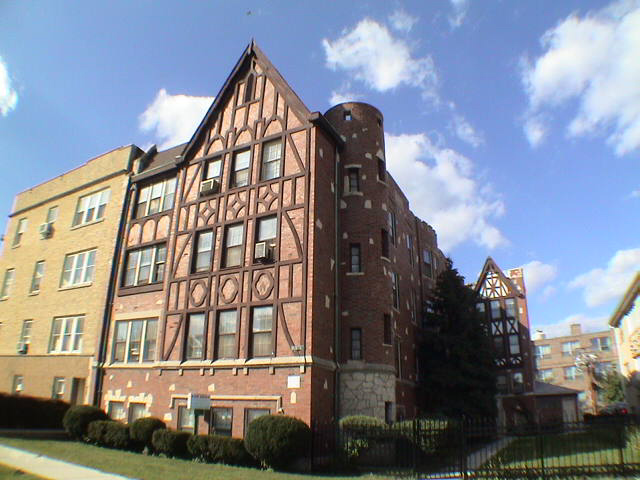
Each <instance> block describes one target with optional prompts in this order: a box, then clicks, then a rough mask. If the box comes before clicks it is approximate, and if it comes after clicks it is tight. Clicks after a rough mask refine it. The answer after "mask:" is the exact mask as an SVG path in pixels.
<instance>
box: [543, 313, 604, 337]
mask: <svg viewBox="0 0 640 480" xmlns="http://www.w3.org/2000/svg"><path fill="white" fill-rule="evenodd" d="M608 320H609V318H608V317H588V316H586V315H583V314H581V313H579V314H575V315H570V316H569V317H567V318H565V319H564V320H561V321H559V322H557V323H550V324H547V325H539V324H535V325H534V326H533V328H534V330H538V329H539V330H542V331H543V332H544V333H545V334H546V338H553V337H564V336H567V335H569V334H570V333H571V325H572V324H574V323H579V324H580V326H581V329H582V333H590V332H602V331H604V330H608V329H609V324H608ZM532 333H533V332H532ZM532 336H533V335H532Z"/></svg>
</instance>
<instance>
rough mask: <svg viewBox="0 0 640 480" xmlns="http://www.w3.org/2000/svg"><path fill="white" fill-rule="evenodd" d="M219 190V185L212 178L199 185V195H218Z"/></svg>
mask: <svg viewBox="0 0 640 480" xmlns="http://www.w3.org/2000/svg"><path fill="white" fill-rule="evenodd" d="M219 190H220V183H218V181H217V180H215V179H213V178H211V179H209V180H205V181H204V182H201V183H200V195H211V194H214V193H218V191H219Z"/></svg>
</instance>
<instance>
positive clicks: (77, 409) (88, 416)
mask: <svg viewBox="0 0 640 480" xmlns="http://www.w3.org/2000/svg"><path fill="white" fill-rule="evenodd" d="M108 419H109V417H108V415H107V414H106V413H104V411H103V410H100V409H99V408H98V407H94V406H91V405H75V406H73V407H70V408H69V409H68V410H67V412H66V413H65V414H64V417H63V419H62V425H63V426H64V429H65V430H66V431H67V433H68V434H69V435H71V437H72V438H75V439H76V440H82V439H83V438H84V437H85V436H86V434H87V428H88V427H89V424H90V423H91V422H93V421H95V420H108Z"/></svg>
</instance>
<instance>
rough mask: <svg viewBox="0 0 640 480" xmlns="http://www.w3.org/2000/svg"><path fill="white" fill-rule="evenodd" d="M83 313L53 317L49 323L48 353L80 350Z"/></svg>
mask: <svg viewBox="0 0 640 480" xmlns="http://www.w3.org/2000/svg"><path fill="white" fill-rule="evenodd" d="M83 333H84V315H78V316H75V317H60V318H54V319H53V322H52V324H51V338H50V339H49V353H71V352H73V353H79V352H81V351H82V335H83Z"/></svg>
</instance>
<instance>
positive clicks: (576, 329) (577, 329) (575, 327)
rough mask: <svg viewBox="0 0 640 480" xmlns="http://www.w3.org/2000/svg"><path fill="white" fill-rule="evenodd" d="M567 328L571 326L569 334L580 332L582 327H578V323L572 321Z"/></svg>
mask: <svg viewBox="0 0 640 480" xmlns="http://www.w3.org/2000/svg"><path fill="white" fill-rule="evenodd" d="M569 328H571V335H581V334H582V328H581V327H580V324H579V323H572V324H571V325H570V327H569Z"/></svg>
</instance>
